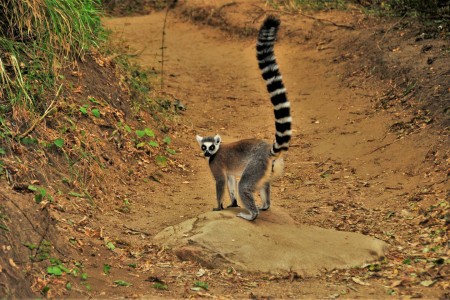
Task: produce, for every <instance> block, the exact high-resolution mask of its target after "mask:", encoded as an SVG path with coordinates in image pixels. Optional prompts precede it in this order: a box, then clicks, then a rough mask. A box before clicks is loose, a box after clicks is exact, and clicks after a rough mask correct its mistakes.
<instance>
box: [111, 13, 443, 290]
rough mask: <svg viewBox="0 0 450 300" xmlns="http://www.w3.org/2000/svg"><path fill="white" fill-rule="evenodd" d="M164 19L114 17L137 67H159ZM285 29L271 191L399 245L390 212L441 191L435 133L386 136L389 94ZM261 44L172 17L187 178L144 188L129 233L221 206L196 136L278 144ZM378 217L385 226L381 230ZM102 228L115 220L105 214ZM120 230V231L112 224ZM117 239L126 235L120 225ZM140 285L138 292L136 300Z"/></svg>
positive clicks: (314, 285) (313, 284)
mask: <svg viewBox="0 0 450 300" xmlns="http://www.w3.org/2000/svg"><path fill="white" fill-rule="evenodd" d="M163 18H164V14H163V13H156V14H151V15H148V16H140V17H130V18H128V17H127V18H115V19H109V20H106V25H107V26H108V27H109V28H111V29H113V31H114V33H115V36H117V39H118V40H119V39H123V42H121V43H124V44H125V45H127V46H129V47H130V48H131V49H133V51H135V50H136V51H137V53H139V55H138V56H137V57H136V61H137V62H139V64H141V65H142V66H144V67H154V68H157V69H159V65H160V64H159V62H158V61H159V59H160V58H159V51H160V47H161V44H160V37H161V26H162V25H161V24H163ZM285 21H286V22H285V23H286V24H287V25H286V27H284V28H283V30H284V32H283V31H282V32H281V38H280V41H279V43H278V44H277V45H276V49H275V52H276V54H277V58H278V62H279V65H280V70H281V73H282V74H283V78H284V80H285V85H286V87H287V89H288V95H289V97H290V100H291V102H292V114H293V119H294V122H293V124H294V125H293V126H294V136H293V146H292V148H291V149H290V151H289V155H288V158H287V168H286V174H285V176H284V178H283V179H282V180H280V181H279V182H278V183H276V184H275V187H274V189H273V191H272V195H273V196H272V197H273V205H274V206H277V207H282V208H285V209H287V211H288V212H289V213H290V215H291V216H292V217H293V218H294V219H295V220H296V221H298V222H300V223H303V224H314V225H318V226H322V227H327V228H337V229H341V230H350V231H352V230H353V231H358V232H362V233H365V234H369V235H372V236H375V237H378V238H380V239H383V240H386V241H389V239H390V237H389V234H393V233H395V227H396V224H395V223H393V222H389V221H386V220H385V216H386V215H387V214H388V213H389V212H390V211H391V210H394V208H395V210H396V211H402V209H403V210H405V209H407V208H408V207H407V205H406V204H399V203H402V201H404V199H405V198H407V197H410V196H411V195H413V194H414V191H415V190H416V189H417V188H418V187H420V186H422V185H426V184H433V182H432V180H433V179H432V178H431V179H430V178H429V177H426V176H422V174H421V172H422V169H421V166H420V164H417V163H416V162H420V161H422V160H423V158H424V157H425V156H426V153H427V151H428V150H429V147H428V142H427V141H429V140H432V139H433V138H435V137H433V136H426V135H425V134H424V135H423V136H421V135H420V134H419V135H418V137H417V138H415V139H404V140H397V139H396V138H395V136H393V135H390V134H388V132H387V124H390V123H392V122H394V121H395V119H396V118H399V116H398V115H392V114H388V113H385V112H378V113H374V112H373V111H372V107H373V103H372V102H373V99H374V97H375V96H376V95H377V93H378V92H379V90H381V88H380V89H378V90H377V87H376V86H375V87H373V89H368V87H367V86H365V88H364V89H362V88H361V87H360V86H359V85H358V84H355V85H344V84H343V81H342V77H343V76H344V74H345V70H344V69H343V68H342V66H341V65H339V64H337V63H333V59H334V58H335V57H337V56H338V53H335V48H334V47H330V48H327V43H328V42H326V41H325V42H324V43H321V44H320V47H322V48H323V49H324V50H321V49H322V48H321V49H319V47H318V46H317V44H316V42H307V41H305V39H304V36H302V35H300V36H295V35H293V36H292V35H291V36H288V35H287V34H286V32H288V31H289V29H291V30H292V28H301V26H304V29H303V31H304V32H307V31H308V30H313V29H314V27H313V23H312V22H310V21H307V20H292V19H288V18H286V20H285ZM286 28H288V29H286ZM316 30H322V31H324V32H327V33H330V34H333V35H334V36H333V38H334V39H336V38H338V37H339V35H345V34H346V31H345V29H337V28H334V27H322V28H319V29H316ZM254 43H255V41H254V39H253V38H252V39H239V38H236V37H232V36H230V35H228V34H226V33H224V32H222V31H220V30H219V29H214V28H211V27H205V26H197V25H194V24H191V23H186V22H182V21H181V20H180V19H177V18H174V17H173V16H170V15H169V19H168V23H167V28H166V54H165V55H166V62H165V90H166V91H167V92H168V93H170V94H172V95H174V96H175V97H176V98H178V99H180V100H181V101H182V102H183V103H184V104H185V105H186V106H187V111H186V112H185V113H184V116H183V117H182V119H181V121H180V123H181V124H182V126H184V130H183V131H180V132H178V133H177V136H176V137H175V143H176V147H177V151H178V155H179V158H180V160H181V161H183V162H185V165H184V168H185V169H186V171H185V172H183V173H182V175H176V174H162V175H163V177H162V178H163V179H162V183H161V184H157V183H151V184H149V186H148V187H141V186H138V187H136V189H135V193H133V194H132V195H130V197H129V198H130V200H131V201H132V204H133V207H136V208H139V209H134V210H133V211H132V213H131V214H130V215H129V216H127V218H128V220H127V226H129V227H131V228H135V229H139V230H142V231H144V232H147V233H149V234H150V235H153V234H155V233H157V232H158V231H160V230H161V229H163V228H164V227H166V226H168V225H172V224H175V223H178V222H180V221H182V220H185V219H188V218H190V217H193V216H197V215H198V214H200V213H202V212H204V211H208V210H210V209H212V207H213V206H214V205H215V199H214V197H215V196H214V195H215V192H214V182H213V180H212V178H211V175H210V173H209V170H208V167H207V163H206V161H205V160H204V159H203V158H202V157H201V156H200V155H199V151H198V149H197V143H196V141H195V133H199V134H201V135H208V134H215V133H220V134H221V136H222V137H223V140H224V142H230V141H233V140H236V139H241V138H247V137H257V138H262V139H266V140H272V139H273V134H274V128H273V121H272V118H273V117H272V107H271V106H270V102H269V100H268V96H267V93H266V90H265V86H264V82H263V81H262V80H261V78H260V73H259V70H258V68H257V64H256V60H255V53H254V52H255V50H254ZM418 140H422V142H421V143H417V141H418ZM423 204H424V205H427V204H428V203H423ZM402 212H403V211H402ZM408 213H409V212H408V211H406V212H405V214H408ZM380 220H384V221H385V223H383V224H382V226H380ZM104 222H105V224H107V223H110V222H111V220H110V218H109V217H108V216H105V217H104ZM110 228H111V232H112V233H114V229H112V228H114V226H111V227H110ZM116 233H117V235H119V234H120V230H119V228H117V232H116ZM129 242H131V243H137V244H141V245H142V244H145V243H148V242H149V240H148V239H144V240H142V239H139V238H138V237H136V238H135V239H131V238H130V240H129ZM325 282H326V279H325V278H318V279H315V280H309V281H303V282H302V283H301V284H300V283H295V282H294V283H292V284H291V285H290V287H289V290H288V291H287V290H285V289H286V287H283V286H280V287H277V285H276V284H266V285H264V284H263V285H262V286H261V285H260V286H259V287H258V289H257V290H258V291H260V293H259V295H272V296H289V295H290V296H294V295H295V296H298V295H303V296H307V295H310V296H314V297H322V296H329V295H331V294H333V293H335V292H336V291H338V292H339V289H340V288H343V286H339V284H337V285H334V284H330V285H326V284H325ZM300 286H301V288H300ZM216 288H217V289H216V290H215V291H216V292H217V293H218V294H219V295H220V294H221V293H222V294H223V293H225V294H228V293H226V287H221V288H219V287H217V286H216ZM139 289H140V287H139V286H136V290H137V291H138V292H137V293H138V295H139V294H140V293H141V292H142V291H139ZM250 291H253V292H254V290H252V289H251V288H248V289H247V290H246V292H245V293H243V294H240V295H241V296H245V295H248V293H250ZM349 292H350V290H349ZM143 293H144V294H145V292H143ZM352 293H353V294H350V296H351V297H356V296H358V295H359V296H366V297H367V296H368V295H371V296H374V297H383V296H385V295H386V292H385V289H384V288H383V287H382V286H381V285H377V284H374V285H372V286H370V287H366V286H358V290H357V292H355V291H354V290H352ZM162 295H164V294H162Z"/></svg>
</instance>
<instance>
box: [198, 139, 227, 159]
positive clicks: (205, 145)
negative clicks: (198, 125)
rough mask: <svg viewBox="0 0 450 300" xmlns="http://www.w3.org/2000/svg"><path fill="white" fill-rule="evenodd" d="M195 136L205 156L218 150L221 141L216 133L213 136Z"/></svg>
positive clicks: (211, 154) (209, 155)
mask: <svg viewBox="0 0 450 300" xmlns="http://www.w3.org/2000/svg"><path fill="white" fill-rule="evenodd" d="M195 138H196V139H197V142H198V144H199V145H200V148H201V149H202V151H203V154H204V155H205V157H211V156H213V155H214V154H216V152H217V151H218V150H219V147H220V142H221V141H222V140H221V138H220V136H219V135H218V134H217V135H216V136H214V137H212V136H208V137H205V138H203V137H201V136H200V135H197V136H196V137H195Z"/></svg>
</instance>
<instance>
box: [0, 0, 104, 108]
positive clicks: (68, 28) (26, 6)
mask: <svg viewBox="0 0 450 300" xmlns="http://www.w3.org/2000/svg"><path fill="white" fill-rule="evenodd" d="M99 7H100V0H67V1H60V0H10V1H0V116H5V115H9V116H13V117H15V116H16V115H17V111H19V110H18V108H19V107H20V108H21V109H22V110H23V109H24V110H26V111H28V112H30V113H31V115H33V114H39V113H42V112H44V111H45V109H46V107H47V106H48V103H47V102H50V101H53V100H54V99H55V97H57V95H58V92H57V91H58V87H56V82H57V81H58V74H59V70H60V69H61V68H63V67H65V66H67V65H70V64H73V63H74V62H75V60H76V59H78V58H80V57H83V55H84V54H85V53H86V52H87V51H88V50H89V49H90V48H91V47H96V46H97V45H98V42H99V41H100V40H101V38H102V37H103V36H104V35H103V31H102V28H101V25H100V11H99ZM14 112H16V114H15V113H14Z"/></svg>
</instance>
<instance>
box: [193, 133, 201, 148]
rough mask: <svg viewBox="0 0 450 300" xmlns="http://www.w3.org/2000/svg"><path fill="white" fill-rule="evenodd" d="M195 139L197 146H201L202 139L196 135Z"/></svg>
mask: <svg viewBox="0 0 450 300" xmlns="http://www.w3.org/2000/svg"><path fill="white" fill-rule="evenodd" d="M195 138H196V139H197V142H198V144H199V145H200V146H201V145H202V140H203V138H202V137H201V136H199V135H198V134H197V135H196V136H195Z"/></svg>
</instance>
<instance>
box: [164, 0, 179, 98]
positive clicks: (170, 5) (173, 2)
mask: <svg viewBox="0 0 450 300" xmlns="http://www.w3.org/2000/svg"><path fill="white" fill-rule="evenodd" d="M177 2H178V0H173V1H172V2H171V3H170V4H169V3H168V4H167V8H166V14H165V16H164V24H163V30H162V39H161V89H162V88H163V86H164V49H165V48H166V47H165V46H164V44H165V37H166V22H167V15H168V14H169V10H170V9H171V8H174V7H175V5H176V4H177Z"/></svg>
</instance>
